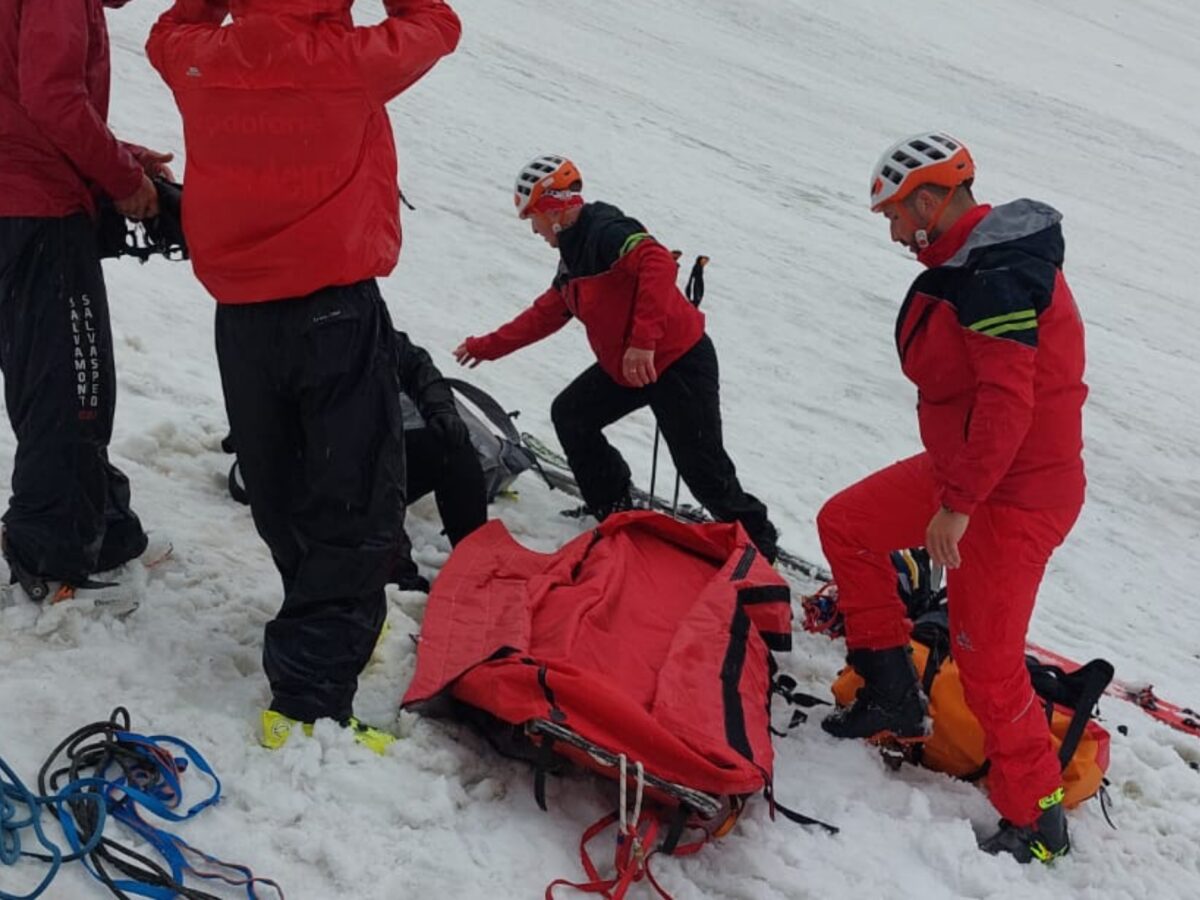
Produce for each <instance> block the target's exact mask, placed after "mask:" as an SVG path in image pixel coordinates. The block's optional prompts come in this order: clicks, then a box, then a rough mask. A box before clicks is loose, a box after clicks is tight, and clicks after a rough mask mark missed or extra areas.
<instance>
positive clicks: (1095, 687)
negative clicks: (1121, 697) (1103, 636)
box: [1058, 659, 1115, 769]
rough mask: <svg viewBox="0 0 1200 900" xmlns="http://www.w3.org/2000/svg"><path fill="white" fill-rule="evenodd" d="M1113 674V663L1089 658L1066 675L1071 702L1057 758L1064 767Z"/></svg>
mask: <svg viewBox="0 0 1200 900" xmlns="http://www.w3.org/2000/svg"><path fill="white" fill-rule="evenodd" d="M1060 671H1061V670H1060ZM1114 674H1115V672H1114V669H1113V665H1112V663H1110V662H1109V661H1108V660H1106V659H1093V660H1092V661H1091V662H1089V663H1088V664H1087V665H1085V666H1083V667H1082V668H1080V669H1078V670H1077V671H1075V672H1072V673H1071V674H1070V675H1068V676H1066V678H1067V679H1069V680H1070V682H1071V683H1072V688H1074V690H1073V691H1072V693H1073V694H1074V700H1075V702H1074V704H1072V708H1073V712H1072V714H1071V723H1070V724H1069V725H1068V726H1067V733H1066V734H1065V735H1064V736H1063V741H1062V746H1060V747H1059V748H1058V761H1059V763H1060V764H1061V765H1062V767H1063V768H1064V769H1065V768H1066V767H1067V764H1068V763H1070V761H1071V757H1073V756H1074V755H1075V751H1076V750H1077V749H1079V742H1080V740H1082V739H1083V732H1084V729H1086V728H1087V723H1088V722H1089V721H1090V720H1091V718H1092V711H1093V710H1094V709H1095V708H1096V704H1097V703H1099V702H1100V697H1101V696H1102V695H1103V694H1104V690H1105V688H1107V687H1108V685H1109V682H1111V681H1112V679H1113V675H1114Z"/></svg>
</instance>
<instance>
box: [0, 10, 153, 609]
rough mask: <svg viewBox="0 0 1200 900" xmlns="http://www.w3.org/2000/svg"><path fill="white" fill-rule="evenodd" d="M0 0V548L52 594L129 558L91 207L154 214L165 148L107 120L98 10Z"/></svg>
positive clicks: (104, 41) (136, 532)
mask: <svg viewBox="0 0 1200 900" xmlns="http://www.w3.org/2000/svg"><path fill="white" fill-rule="evenodd" d="M122 5H124V0H120V2H118V0H106V2H104V3H103V4H102V3H101V2H100V0H0V44H3V46H4V53H3V54H0V369H3V372H4V391H5V402H6V404H7V407H8V416H9V421H10V422H11V423H12V427H13V432H14V434H15V435H16V439H17V452H16V460H15V463H14V466H13V476H12V496H11V497H10V499H9V503H8V511H7V512H6V513H5V515H4V537H3V553H4V557H5V558H6V559H7V561H8V564H9V569H10V571H11V576H12V579H13V581H14V582H17V583H19V584H20V585H21V586H22V588H23V589H24V591H25V593H26V594H27V595H28V596H30V597H31V598H33V599H36V600H43V599H50V600H59V599H65V598H66V597H68V596H70V595H71V594H73V593H74V591H75V590H76V589H77V588H81V587H82V588H86V587H88V586H89V585H90V584H91V581H90V578H89V576H90V575H91V574H93V573H95V572H102V571H105V570H108V569H112V568H115V567H116V566H118V565H120V564H121V563H124V562H126V561H128V560H130V559H133V558H134V557H137V556H139V555H140V554H141V553H142V552H143V551H144V550H145V548H146V534H145V532H144V531H143V530H142V525H141V522H140V521H139V520H138V517H137V516H136V515H135V514H134V512H133V510H132V509H131V508H130V490H129V479H128V478H126V477H125V475H124V474H123V473H122V472H121V471H120V470H118V469H117V468H116V466H114V465H112V463H110V462H109V460H108V444H109V441H110V440H111V438H112V428H113V416H114V413H115V410H116V373H115V369H114V364H113V346H112V330H111V326H110V322H109V311H108V297H107V294H106V292H105V286H104V272H103V270H102V268H101V265H100V251H99V248H98V246H97V238H96V224H95V221H94V216H95V214H96V204H97V200H98V199H99V198H104V197H107V198H109V199H111V200H112V201H113V202H114V205H115V206H116V208H117V210H118V211H119V212H121V213H122V214H124V215H125V216H128V217H129V218H133V219H141V218H150V217H153V216H154V215H156V214H157V210H158V194H157V193H156V191H155V189H154V186H153V185H152V184H151V182H150V178H149V176H154V175H160V174H163V175H167V176H169V174H170V173H169V171H168V170H167V169H166V164H167V163H168V162H169V161H170V159H171V156H170V154H161V153H155V152H153V151H150V150H147V149H146V148H144V147H139V146H137V145H135V144H126V143H123V142H122V141H119V140H117V139H116V138H115V137H114V136H113V134H112V132H111V131H109V129H108V125H107V124H106V122H107V117H108V97H109V86H110V85H109V81H110V69H109V52H108V31H107V29H106V25H105V20H104V7H105V6H109V7H119V6H122Z"/></svg>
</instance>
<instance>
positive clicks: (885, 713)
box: [821, 647, 925, 739]
mask: <svg viewBox="0 0 1200 900" xmlns="http://www.w3.org/2000/svg"><path fill="white" fill-rule="evenodd" d="M846 661H847V662H848V663H850V665H852V666H853V667H854V668H855V669H856V670H857V671H858V674H859V675H861V676H862V677H863V681H865V682H866V684H864V685H863V686H862V687H861V688H859V691H858V695H857V696H856V697H855V699H854V702H853V703H852V704H851V705H850V706H846V707H843V708H842V709H839V710H837V711H835V712H833V713H831V714H830V715H828V716H826V717H825V719H824V721H822V722H821V727H822V728H823V729H824V730H825V731H826V732H827V733H829V734H831V735H833V736H834V737H836V738H875V737H877V736H879V735H888V736H890V737H895V738H900V739H903V738H918V737H922V736H923V735H924V734H925V703H924V701H923V700H922V699H921V689H920V686H919V685H918V683H917V672H916V669H914V668H913V663H912V652H911V650H910V649H909V648H908V647H893V648H892V649H890V650H851V651H850V652H849V653H848V654H847V655H846Z"/></svg>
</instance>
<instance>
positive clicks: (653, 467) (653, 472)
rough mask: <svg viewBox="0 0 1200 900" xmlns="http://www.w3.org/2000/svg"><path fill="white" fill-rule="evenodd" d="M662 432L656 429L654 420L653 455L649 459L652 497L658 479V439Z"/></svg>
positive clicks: (656, 423)
mask: <svg viewBox="0 0 1200 900" xmlns="http://www.w3.org/2000/svg"><path fill="white" fill-rule="evenodd" d="M661 431H662V429H660V428H659V427H658V420H657V419H655V420H654V455H653V456H652V457H651V458H650V496H651V497H653V496H654V482H655V480H656V479H657V478H658V437H659V433H660V432H661Z"/></svg>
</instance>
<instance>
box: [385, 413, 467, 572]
mask: <svg viewBox="0 0 1200 900" xmlns="http://www.w3.org/2000/svg"><path fill="white" fill-rule="evenodd" d="M404 454H405V458H406V459H405V464H406V468H407V470H408V502H409V503H415V502H416V501H417V500H419V499H421V498H422V497H424V496H425V495H426V494H428V493H429V492H430V491H432V492H433V497H434V500H436V501H437V508H438V514H439V515H440V516H441V517H442V525H443V526H444V528H445V530H446V537H447V538H449V539H450V545H451V546H454V545H456V544H457V543H458V542H459V541H461V540H462V539H463V538H465V537H466V536H467V535H468V534H470V533H471V532H472V531H474V530H475V529H476V528H478V527H479V526H480V525H482V524H483V523H484V522H486V521H487V490H486V487H485V485H484V483H483V468H482V467H481V466H480V465H479V457H478V456H477V455H476V454H475V448H474V447H472V446H471V444H470V443H469V442H468V443H466V444H463V445H462V446H460V447H450V448H447V447H445V446H444V445H443V444H442V442H441V441H439V440H438V438H437V435H436V433H435V432H434V431H432V430H431V429H429V428H413V429H410V430H408V431H405V432H404ZM395 571H396V572H398V573H399V572H405V573H412V574H416V566H415V565H413V562H412V544H411V543H410V542H409V540H408V536H407V535H405V536H404V537H403V539H402V541H401V546H400V550H399V552H398V554H397V558H396V570H395Z"/></svg>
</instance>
